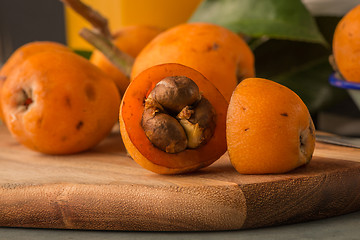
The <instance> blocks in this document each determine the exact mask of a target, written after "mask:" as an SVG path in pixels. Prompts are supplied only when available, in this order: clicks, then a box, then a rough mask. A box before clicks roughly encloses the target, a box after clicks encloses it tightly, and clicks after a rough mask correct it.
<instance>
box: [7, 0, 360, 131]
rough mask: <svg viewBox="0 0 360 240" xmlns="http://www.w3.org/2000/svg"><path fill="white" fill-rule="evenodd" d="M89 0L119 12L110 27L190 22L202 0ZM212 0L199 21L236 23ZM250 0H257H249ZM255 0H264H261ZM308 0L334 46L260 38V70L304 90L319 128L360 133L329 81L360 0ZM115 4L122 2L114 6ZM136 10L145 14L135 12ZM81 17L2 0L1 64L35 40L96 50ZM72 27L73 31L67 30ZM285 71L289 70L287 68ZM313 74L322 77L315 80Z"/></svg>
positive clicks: (37, 2) (54, 5) (38, 2)
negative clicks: (338, 34)
mask: <svg viewBox="0 0 360 240" xmlns="http://www.w3.org/2000/svg"><path fill="white" fill-rule="evenodd" d="M242 1H243V0H237V1H231V0H229V1H226V0H224V1H223V2H227V3H229V4H230V3H232V4H233V5H234V9H236V7H239V6H240V5H241V4H240V2H242ZM261 1H267V0H261ZM85 2H93V3H94V2H95V5H94V6H95V7H96V9H99V10H101V11H100V12H101V13H103V14H104V15H105V16H107V17H108V16H110V15H114V19H116V18H117V20H113V21H111V22H112V24H111V26H110V27H111V28H113V29H116V28H118V27H120V26H121V25H122V24H123V25H131V24H143V23H146V22H147V21H148V19H149V18H152V21H153V23H155V24H157V25H162V26H161V27H164V28H167V27H170V26H172V25H175V24H177V23H179V22H185V21H187V20H188V19H189V17H190V16H191V14H192V13H193V11H194V10H195V9H196V7H198V6H199V3H200V2H201V0H181V1H173V0H172V1H168V0H129V1H125V0H85ZM207 2H209V4H207V5H204V6H201V7H200V9H197V10H196V11H197V12H196V16H195V18H193V20H194V21H196V20H209V21H210V22H214V23H217V24H222V25H224V26H225V27H227V26H233V25H231V24H232V23H231V22H229V23H227V22H223V19H224V18H225V20H226V16H225V17H224V15H222V12H221V8H217V9H219V11H218V12H216V11H215V13H212V12H210V11H209V9H211V7H218V6H219V5H217V4H219V3H221V2H222V1H221V0H219V1H217V2H218V3H215V2H216V1H207ZM210 2H212V3H211V4H212V5H211V4H210ZM244 2H251V1H248V0H246V1H245V0H244ZM253 2H260V0H256V1H253ZM269 2H274V4H275V2H276V3H279V2H285V1H283V0H282V1H274V0H269ZM290 2H291V1H290ZM302 3H303V4H304V5H305V6H306V8H307V10H308V11H309V12H310V13H311V15H312V16H313V17H314V21H315V23H316V25H317V28H318V29H319V32H320V33H321V35H322V36H323V38H324V39H325V40H326V41H327V43H328V46H327V47H326V46H325V45H326V44H319V43H316V42H306V41H305V42H304V41H290V40H288V39H286V36H285V38H283V39H281V38H280V39H276V38H270V39H266V41H264V42H262V41H260V43H261V44H259V41H253V42H252V43H253V45H252V48H253V51H254V54H255V58H256V70H257V75H258V76H259V77H265V78H269V79H273V80H276V81H279V82H281V83H284V85H286V86H288V87H290V88H291V89H293V90H294V91H295V92H296V93H298V94H299V95H300V97H301V98H302V99H303V100H304V102H305V103H306V104H307V105H308V107H309V109H310V112H311V114H312V116H313V119H314V122H315V124H316V127H317V129H320V130H324V131H329V132H332V133H337V134H341V135H349V136H360V113H359V112H360V111H359V109H358V108H357V106H356V105H355V104H354V101H353V100H352V98H351V97H350V96H349V95H348V94H347V92H346V91H345V90H342V89H335V88H334V87H331V86H329V84H328V81H327V76H328V75H329V74H330V73H331V71H332V69H331V67H330V65H329V64H328V62H327V57H328V56H329V55H330V54H331V40H332V35H333V31H334V29H335V27H336V24H337V23H338V21H339V20H340V18H341V17H342V16H343V15H344V14H345V13H346V12H347V11H349V10H350V9H351V8H353V7H354V6H355V5H357V4H359V3H360V2H359V0H341V1H340V0H302ZM109 4H112V5H111V6H114V4H118V5H116V7H111V6H110V7H109ZM166 4H167V5H166ZM177 4H178V5H177ZM185 5H186V7H184V6H185ZM248 5H249V4H248ZM154 6H155V8H153V9H162V10H164V9H165V11H163V12H166V13H167V14H168V15H167V18H168V20H167V21H164V20H162V19H156V17H155V16H160V15H161V13H160V12H154V11H149V9H150V8H151V7H154ZM242 7H243V6H242ZM119 9H131V10H132V11H121V13H122V15H121V14H116V12H117V11H120V10H119ZM166 10H167V11H166ZM133 12H136V13H137V14H139V15H138V16H136V17H135V16H131V14H132V13H133ZM179 12H182V13H183V14H181V15H179V14H177V15H178V16H180V17H176V16H177V15H176V14H174V13H179ZM260 14H261V13H260ZM288 14H289V13H288ZM290 14H291V13H290ZM65 16H66V17H67V18H68V23H69V22H71V23H72V25H71V26H70V25H66V20H65ZM139 16H141V17H139ZM237 20H238V19H237ZM81 21H82V20H79V19H77V16H75V14H74V13H73V12H71V11H69V10H66V9H65V8H64V6H63V4H62V3H61V2H60V1H58V0H31V1H29V0H0V65H1V64H2V63H4V62H5V61H6V59H7V58H8V57H9V56H10V54H11V53H12V52H13V51H14V50H15V49H17V48H18V47H20V46H21V45H23V44H25V43H28V42H31V41H42V40H46V41H56V42H60V43H63V44H68V45H69V46H70V47H72V48H73V49H75V50H78V51H89V52H90V51H91V48H89V46H87V45H86V44H85V43H84V42H81V41H82V40H81V39H79V37H78V36H77V34H76V33H77V31H78V30H79V29H80V28H81V27H82V25H83V24H84V23H83V22H81ZM229 21H231V19H230V20H229ZM227 24H228V25H227ZM235 30H236V29H235ZM70 32H71V34H70V35H69V34H68V35H67V33H70ZM250 35H251V34H250ZM259 39H260V40H261V39H262V38H261V37H260V38H259ZM259 39H255V40H259ZM279 51H282V53H279ZM274 54H276V59H274ZM314 59H315V60H317V59H322V60H321V61H320V60H319V61H318V62H317V63H316V64H315V63H314V64H313V63H312V62H311V64H313V65H311V67H310V68H309V69H306V71H305V70H304V66H305V63H306V64H308V63H310V60H314ZM308 65H309V64H308ZM308 65H307V66H308ZM284 70H289V71H288V72H286V73H283V72H284ZM309 76H310V77H309ZM311 76H313V77H314V78H317V79H315V80H313V79H311ZM290 78H291V79H297V78H301V79H305V81H304V82H303V83H302V84H301V83H300V84H299V83H295V84H294V81H292V80H291V79H290ZM289 79H290V80H289ZM310 80H311V81H312V82H311V81H310ZM310 83H311V84H310Z"/></svg>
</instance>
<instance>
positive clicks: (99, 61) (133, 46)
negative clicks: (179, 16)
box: [90, 25, 162, 96]
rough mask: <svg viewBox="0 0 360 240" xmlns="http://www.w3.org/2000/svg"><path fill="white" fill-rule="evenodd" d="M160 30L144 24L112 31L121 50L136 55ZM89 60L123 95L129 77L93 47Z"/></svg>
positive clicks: (115, 42) (116, 44)
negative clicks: (108, 77) (110, 79)
mask: <svg viewBox="0 0 360 240" xmlns="http://www.w3.org/2000/svg"><path fill="white" fill-rule="evenodd" d="M161 32H162V30H161V29H159V28H157V27H153V26H145V25H134V26H125V27H122V28H120V29H118V30H117V31H116V32H115V33H114V41H113V42H114V44H115V46H116V47H118V48H119V49H120V50H121V51H123V52H125V53H127V54H129V55H130V56H132V57H134V58H135V57H136V56H137V55H138V54H139V53H140V51H141V50H142V49H143V48H144V47H145V46H146V44H148V43H149V42H150V41H151V40H152V39H153V38H154V37H155V36H157V35H158V34H159V33H161ZM90 62H92V63H93V64H94V65H96V66H97V67H98V68H100V69H101V70H103V71H104V73H106V74H107V75H108V76H110V77H111V78H112V79H113V80H114V81H115V83H116V86H117V87H118V89H119V92H120V95H121V96H123V95H124V93H125V90H126V88H127V86H128V85H129V83H130V79H128V77H126V76H125V75H124V74H123V73H122V72H121V71H120V70H119V69H118V68H117V67H115V66H114V65H113V64H112V63H111V62H110V61H109V60H108V59H107V58H106V57H105V56H104V55H103V54H102V53H101V52H100V51H99V50H97V49H95V50H94V52H93V53H92V55H91V57H90Z"/></svg>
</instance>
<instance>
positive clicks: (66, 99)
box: [65, 96, 71, 108]
mask: <svg viewBox="0 0 360 240" xmlns="http://www.w3.org/2000/svg"><path fill="white" fill-rule="evenodd" d="M65 105H66V106H67V107H69V108H71V99H70V97H69V96H65Z"/></svg>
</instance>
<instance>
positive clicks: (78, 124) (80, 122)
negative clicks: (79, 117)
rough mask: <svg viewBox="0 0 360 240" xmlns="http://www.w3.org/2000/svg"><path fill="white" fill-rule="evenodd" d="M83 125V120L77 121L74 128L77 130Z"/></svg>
mask: <svg viewBox="0 0 360 240" xmlns="http://www.w3.org/2000/svg"><path fill="white" fill-rule="evenodd" d="M83 126H84V122H83V121H79V122H78V123H77V124H76V129H77V130H80V129H81V128H82V127H83Z"/></svg>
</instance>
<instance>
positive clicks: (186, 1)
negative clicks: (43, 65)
mask: <svg viewBox="0 0 360 240" xmlns="http://www.w3.org/2000/svg"><path fill="white" fill-rule="evenodd" d="M201 1H202V0H83V2H84V3H86V4H88V5H90V6H91V7H92V8H94V9H95V10H97V11H98V12H100V13H101V14H102V15H103V16H104V17H106V18H107V19H108V20H109V27H110V30H111V31H114V30H116V29H118V28H120V27H121V26H127V25H137V24H139V25H153V26H157V27H160V28H169V27H172V26H174V25H177V24H180V23H184V22H186V21H187V20H188V19H189V17H190V16H191V15H192V14H193V12H194V11H195V9H196V8H197V7H198V5H199V4H200V2H201ZM65 24H66V38H67V43H68V45H69V47H71V48H73V49H76V50H80V51H89V50H92V49H93V48H92V47H91V46H90V45H89V44H88V43H87V42H86V41H85V40H83V39H82V38H81V37H80V36H79V34H78V33H79V31H80V29H81V28H83V27H90V24H89V23H87V22H86V21H85V20H84V19H83V18H82V17H80V16H79V15H78V14H77V13H75V12H74V11H73V10H72V9H70V8H68V7H66V9H65Z"/></svg>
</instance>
